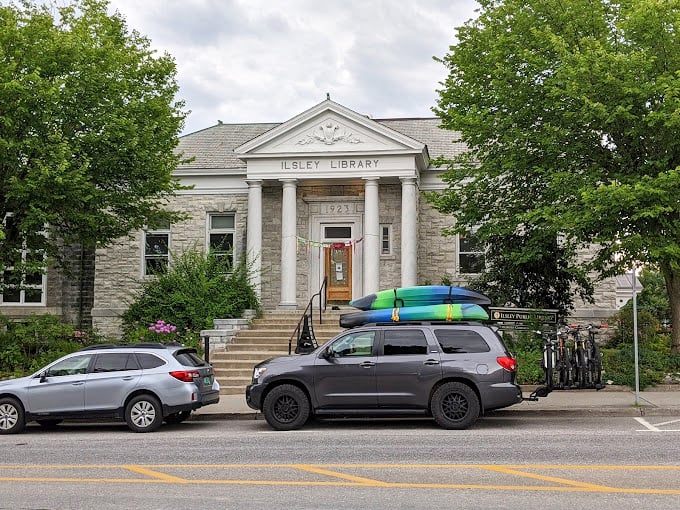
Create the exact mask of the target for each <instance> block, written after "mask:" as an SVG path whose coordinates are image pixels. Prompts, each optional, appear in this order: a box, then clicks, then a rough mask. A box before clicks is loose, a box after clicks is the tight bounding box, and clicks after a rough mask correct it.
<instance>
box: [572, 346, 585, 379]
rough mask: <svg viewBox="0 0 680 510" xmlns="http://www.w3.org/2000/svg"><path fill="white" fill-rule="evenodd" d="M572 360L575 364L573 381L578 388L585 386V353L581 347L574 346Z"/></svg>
mask: <svg viewBox="0 0 680 510" xmlns="http://www.w3.org/2000/svg"><path fill="white" fill-rule="evenodd" d="M574 360H575V362H576V363H575V365H576V366H575V380H574V383H575V384H576V385H577V386H578V387H579V388H585V387H586V360H585V354H584V353H583V348H582V347H577V348H576V353H575V356H574Z"/></svg>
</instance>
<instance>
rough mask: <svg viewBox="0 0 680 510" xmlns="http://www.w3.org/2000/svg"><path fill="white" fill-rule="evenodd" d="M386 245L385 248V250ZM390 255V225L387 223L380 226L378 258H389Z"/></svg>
mask: <svg viewBox="0 0 680 510" xmlns="http://www.w3.org/2000/svg"><path fill="white" fill-rule="evenodd" d="M385 244H387V248H385ZM391 255H392V225H390V224H388V223H382V224H380V256H381V257H389V256H391Z"/></svg>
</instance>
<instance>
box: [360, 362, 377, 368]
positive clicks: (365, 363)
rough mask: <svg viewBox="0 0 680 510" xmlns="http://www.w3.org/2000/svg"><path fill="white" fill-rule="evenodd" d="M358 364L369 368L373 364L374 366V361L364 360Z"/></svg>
mask: <svg viewBox="0 0 680 510" xmlns="http://www.w3.org/2000/svg"><path fill="white" fill-rule="evenodd" d="M359 366H360V367H363V368H371V367H374V366H375V362H373V361H364V362H363V363H359Z"/></svg>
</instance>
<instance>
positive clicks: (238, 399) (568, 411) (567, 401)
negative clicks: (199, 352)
mask: <svg viewBox="0 0 680 510" xmlns="http://www.w3.org/2000/svg"><path fill="white" fill-rule="evenodd" d="M534 389H535V387H522V392H523V395H524V397H525V398H527V397H528V396H529V394H530V393H531V392H532V391H533V390H534ZM637 404H638V405H636V402H635V392H634V391H631V390H630V389H628V388H626V387H623V386H608V387H606V388H605V389H603V390H600V391H595V390H568V391H564V390H555V391H553V392H552V393H550V394H549V395H548V396H547V397H542V398H539V399H538V401H537V402H531V401H528V400H525V401H524V402H521V403H519V404H515V405H513V406H511V407H507V408H505V409H499V410H498V411H494V412H495V413H498V414H499V415H500V414H501V413H502V415H505V416H510V415H522V414H530V415H536V416H539V415H545V416H556V415H560V416H680V387H675V386H657V387H655V388H650V390H649V391H641V392H640V394H639V401H638V402H637ZM191 419H193V420H224V419H246V420H247V419H251V420H255V419H263V418H262V415H261V413H259V412H258V411H255V410H253V409H251V408H249V407H248V405H247V404H246V399H245V395H220V402H219V403H218V404H213V405H209V406H206V407H203V408H201V409H198V410H197V411H194V413H193V415H192V418H191Z"/></svg>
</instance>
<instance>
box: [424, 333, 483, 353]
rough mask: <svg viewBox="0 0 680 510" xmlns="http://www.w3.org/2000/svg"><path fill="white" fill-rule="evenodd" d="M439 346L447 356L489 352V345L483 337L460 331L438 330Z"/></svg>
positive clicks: (435, 334)
mask: <svg viewBox="0 0 680 510" xmlns="http://www.w3.org/2000/svg"><path fill="white" fill-rule="evenodd" d="M434 336H435V337H437V341H438V342H439V346H440V347H441V348H442V351H444V352H445V353H446V354H465V353H473V352H489V350H490V349H489V345H488V344H487V343H486V341H485V340H484V338H482V335H480V334H479V333H477V332H475V331H470V330H460V329H436V330H435V331H434Z"/></svg>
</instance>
